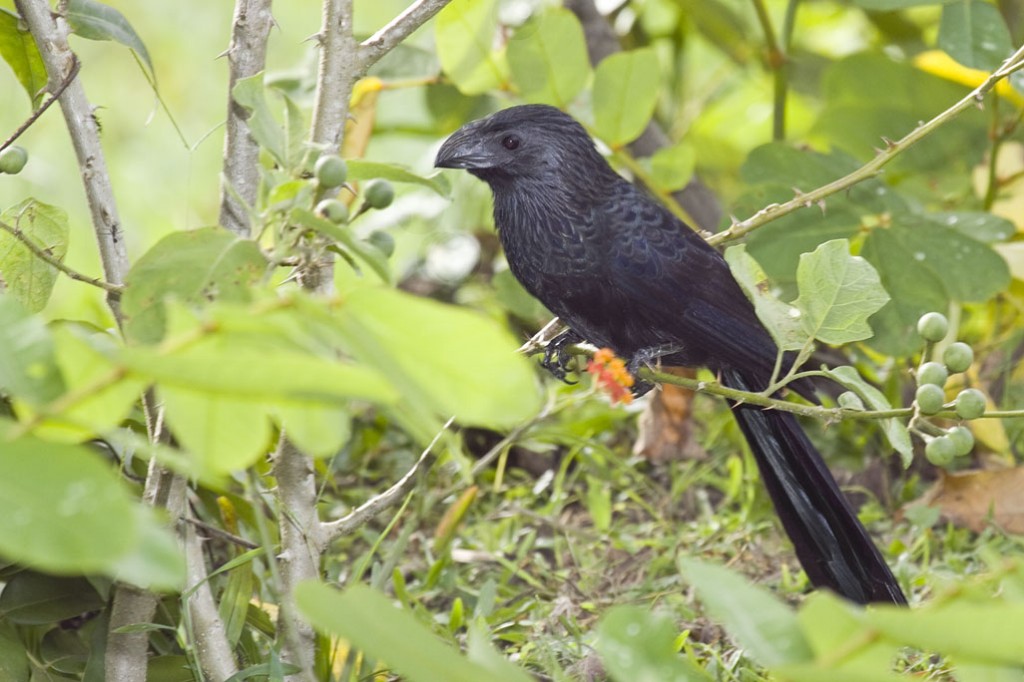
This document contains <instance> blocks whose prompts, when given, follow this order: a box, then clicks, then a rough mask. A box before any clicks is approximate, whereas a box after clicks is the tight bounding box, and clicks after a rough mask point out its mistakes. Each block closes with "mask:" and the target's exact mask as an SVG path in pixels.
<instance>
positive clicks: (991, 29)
mask: <svg viewBox="0 0 1024 682" xmlns="http://www.w3.org/2000/svg"><path fill="white" fill-rule="evenodd" d="M938 46H939V47H940V48H941V49H943V50H945V51H946V54H948V55H949V56H950V57H952V58H953V59H955V60H956V61H958V62H960V63H961V64H963V65H964V66H967V67H970V68H972V69H981V70H983V71H993V70H995V69H996V68H997V67H998V66H999V65H1000V64H1001V63H1002V62H1003V60H1004V59H1006V58H1007V57H1009V56H1010V53H1011V52H1012V51H1013V42H1012V41H1011V39H1010V29H1008V28H1007V27H1006V22H1005V21H1004V20H1003V16H1002V15H1001V14H1000V13H999V9H998V8H997V7H996V6H995V5H993V4H991V3H988V2H981V1H980V0H958V2H952V3H949V4H945V5H943V7H942V21H941V22H940V23H939V39H938Z"/></svg>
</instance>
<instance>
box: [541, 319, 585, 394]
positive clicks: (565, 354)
mask: <svg viewBox="0 0 1024 682" xmlns="http://www.w3.org/2000/svg"><path fill="white" fill-rule="evenodd" d="M581 341H583V337H582V336H580V335H579V334H577V333H576V332H574V331H573V330H571V329H566V330H565V331H564V332H562V333H561V334H559V335H558V336H556V337H555V338H553V339H551V341H549V342H548V345H547V346H546V347H545V348H544V357H543V358H541V360H540V366H541V367H543V368H544V369H546V370H547V371H549V372H551V375H552V376H553V377H555V378H556V379H558V380H559V381H564V382H565V383H567V384H575V383H576V382H575V381H569V380H568V379H566V378H565V377H566V375H568V374H569V361H570V360H572V353H570V352H569V351H568V350H566V349H567V348H568V347H569V346H572V345H573V344H577V343H580V342H581Z"/></svg>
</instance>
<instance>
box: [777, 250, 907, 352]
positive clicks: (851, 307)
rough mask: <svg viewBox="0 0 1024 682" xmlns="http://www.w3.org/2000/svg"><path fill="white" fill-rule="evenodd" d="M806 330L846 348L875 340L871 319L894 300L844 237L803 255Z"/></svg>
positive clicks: (800, 281) (800, 279)
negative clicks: (852, 251) (864, 340)
mask: <svg viewBox="0 0 1024 682" xmlns="http://www.w3.org/2000/svg"><path fill="white" fill-rule="evenodd" d="M796 281H797V287H798V288H799V290H800V297H799V298H798V299H797V300H796V301H794V302H793V305H795V306H796V307H797V308H798V309H799V310H800V313H801V315H800V321H801V322H802V323H803V327H804V331H806V332H807V334H808V335H809V336H811V337H813V338H816V339H820V340H821V341H824V342H825V343H831V344H836V345H839V344H843V343H849V342H851V341H860V340H862V339H866V338H870V337H871V334H872V332H871V326H870V325H868V318H869V317H870V316H871V315H873V314H874V313H876V312H877V311H878V310H879V309H880V308H881V307H882V306H883V305H885V304H886V303H887V302H888V301H889V294H887V293H886V292H885V289H883V288H882V284H881V281H880V280H879V278H878V273H877V272H876V271H875V269H874V268H873V267H871V264H870V263H868V262H867V261H866V260H864V259H863V258H861V257H859V256H851V255H850V243H849V242H847V241H846V240H845V239H834V240H832V241H828V242H825V243H824V244H822V245H821V246H819V247H818V248H817V249H815V250H814V252H813V253H805V254H804V255H802V256H800V265H798V266H797V270H796Z"/></svg>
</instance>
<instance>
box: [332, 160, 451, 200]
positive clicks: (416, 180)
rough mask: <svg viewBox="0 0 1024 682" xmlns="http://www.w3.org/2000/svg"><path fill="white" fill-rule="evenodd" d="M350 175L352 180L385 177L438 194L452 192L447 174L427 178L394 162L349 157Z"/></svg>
mask: <svg viewBox="0 0 1024 682" xmlns="http://www.w3.org/2000/svg"><path fill="white" fill-rule="evenodd" d="M348 177H349V179H350V180H372V179H373V178H384V179H385V180H391V181H392V182H405V183H411V184H414V185H420V186H422V187H426V188H427V189H430V190H433V191H434V192H436V193H437V194H439V195H441V196H443V197H446V196H448V195H449V194H450V193H451V187H450V186H449V184H448V179H447V177H446V176H444V175H441V174H435V175H433V176H432V177H429V178H425V177H423V176H422V175H416V174H415V173H413V172H412V171H410V170H409V169H407V168H403V167H402V166H398V165H395V164H393V163H380V162H378V161H364V160H362V159H349V161H348Z"/></svg>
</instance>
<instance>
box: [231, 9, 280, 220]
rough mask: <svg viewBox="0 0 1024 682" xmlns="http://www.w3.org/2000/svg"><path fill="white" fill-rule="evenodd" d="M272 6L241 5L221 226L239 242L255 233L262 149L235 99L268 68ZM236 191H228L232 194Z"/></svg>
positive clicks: (234, 39) (234, 28)
mask: <svg viewBox="0 0 1024 682" xmlns="http://www.w3.org/2000/svg"><path fill="white" fill-rule="evenodd" d="M270 3H271V0H237V1H236V2H235V15H234V19H233V20H232V23H231V44H230V45H229V46H228V49H227V52H226V53H225V54H226V55H227V58H228V70H229V73H230V76H229V79H228V117H227V124H226V130H225V131H224V168H223V171H222V172H221V179H220V224H221V225H222V226H224V227H226V228H227V229H229V230H231V231H232V232H234V233H235V234H237V235H239V236H240V237H248V236H249V233H250V225H249V207H250V206H253V205H255V204H256V195H257V190H258V189H259V179H260V173H259V171H260V167H259V154H260V148H259V145H258V144H257V143H256V140H255V139H253V137H252V135H251V134H250V133H249V127H248V125H247V124H246V118H247V115H246V112H245V109H243V108H242V107H241V106H240V105H239V104H238V103H237V102H235V100H234V97H233V96H232V93H233V91H234V88H235V84H236V83H238V81H239V80H240V79H242V78H248V77H250V76H254V75H256V74H257V73H259V72H260V71H263V69H264V68H266V62H267V37H268V36H269V35H270V27H271V26H272V25H273V22H274V17H273V15H272V14H271V12H270ZM229 187H230V188H232V189H233V190H234V191H233V192H232V191H229V189H228V188H229Z"/></svg>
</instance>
